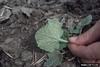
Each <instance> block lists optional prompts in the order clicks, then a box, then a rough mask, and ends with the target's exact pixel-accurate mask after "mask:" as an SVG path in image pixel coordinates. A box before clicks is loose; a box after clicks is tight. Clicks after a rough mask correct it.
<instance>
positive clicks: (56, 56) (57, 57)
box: [44, 51, 63, 67]
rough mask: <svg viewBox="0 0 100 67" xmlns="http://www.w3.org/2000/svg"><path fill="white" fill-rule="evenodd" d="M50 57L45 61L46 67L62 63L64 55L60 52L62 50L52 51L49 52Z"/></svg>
mask: <svg viewBox="0 0 100 67" xmlns="http://www.w3.org/2000/svg"><path fill="white" fill-rule="evenodd" d="M48 57H49V58H48V59H47V61H46V62H45V63H44V67H56V66H57V65H60V64H61V63H62V58H63V56H62V55H61V54H60V52H57V51H55V52H52V53H49V54H48Z"/></svg>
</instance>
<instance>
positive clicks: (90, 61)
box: [81, 59, 100, 64]
mask: <svg viewBox="0 0 100 67" xmlns="http://www.w3.org/2000/svg"><path fill="white" fill-rule="evenodd" d="M81 62H82V63H97V64H98V63H99V64H100V60H89V59H81Z"/></svg>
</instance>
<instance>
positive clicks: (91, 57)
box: [69, 21, 100, 63]
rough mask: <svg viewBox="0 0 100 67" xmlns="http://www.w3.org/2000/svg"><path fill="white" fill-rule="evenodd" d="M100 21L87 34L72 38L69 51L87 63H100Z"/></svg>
mask: <svg viewBox="0 0 100 67" xmlns="http://www.w3.org/2000/svg"><path fill="white" fill-rule="evenodd" d="M99 38H100V21H98V22H96V24H95V25H94V26H93V27H92V28H91V29H89V30H88V31H87V32H85V33H83V34H81V35H79V36H76V37H71V38H70V45H69V49H70V50H71V52H72V53H73V54H74V55H76V56H78V57H80V58H81V60H82V61H83V62H85V63H100V61H99V60H100V39H99Z"/></svg>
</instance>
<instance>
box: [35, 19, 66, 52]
mask: <svg viewBox="0 0 100 67" xmlns="http://www.w3.org/2000/svg"><path fill="white" fill-rule="evenodd" d="M62 35H63V30H62V24H61V23H60V22H59V21H58V19H56V18H54V19H48V23H47V24H46V25H45V26H43V27H42V28H41V29H39V30H38V31H37V32H36V35H35V38H36V41H37V44H38V47H39V48H41V49H43V50H45V51H48V52H53V51H54V50H55V49H60V44H59V42H67V41H66V40H63V39H61V36H62Z"/></svg>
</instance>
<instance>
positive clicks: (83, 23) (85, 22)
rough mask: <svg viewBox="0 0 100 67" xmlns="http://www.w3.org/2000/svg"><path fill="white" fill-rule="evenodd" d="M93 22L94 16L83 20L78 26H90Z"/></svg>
mask: <svg viewBox="0 0 100 67" xmlns="http://www.w3.org/2000/svg"><path fill="white" fill-rule="evenodd" d="M91 22H92V15H89V16H87V17H86V18H84V19H82V20H81V21H80V23H79V24H78V26H81V27H83V26H86V25H88V24H90V23H91Z"/></svg>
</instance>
